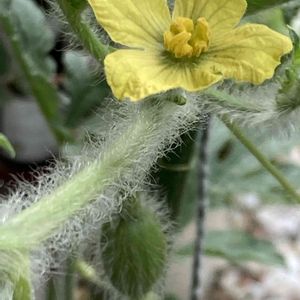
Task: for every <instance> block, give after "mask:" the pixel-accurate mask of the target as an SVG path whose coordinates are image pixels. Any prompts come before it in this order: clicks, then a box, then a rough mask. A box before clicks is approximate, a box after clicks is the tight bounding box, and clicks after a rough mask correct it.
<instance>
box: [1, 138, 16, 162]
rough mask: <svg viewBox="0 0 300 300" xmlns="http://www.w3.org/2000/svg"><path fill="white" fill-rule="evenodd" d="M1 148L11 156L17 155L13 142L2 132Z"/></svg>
mask: <svg viewBox="0 0 300 300" xmlns="http://www.w3.org/2000/svg"><path fill="white" fill-rule="evenodd" d="M0 148H2V149H4V150H5V151H6V152H7V153H8V154H9V156H10V157H11V158H14V157H15V156H16V152H15V149H14V147H13V146H12V144H11V143H10V142H9V140H8V139H7V137H6V136H5V135H3V134H2V133H0Z"/></svg>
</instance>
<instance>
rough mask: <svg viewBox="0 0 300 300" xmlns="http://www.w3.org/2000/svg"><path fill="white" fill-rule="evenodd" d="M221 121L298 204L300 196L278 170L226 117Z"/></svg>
mask: <svg viewBox="0 0 300 300" xmlns="http://www.w3.org/2000/svg"><path fill="white" fill-rule="evenodd" d="M221 120H222V121H223V123H224V124H225V125H226V126H227V128H228V129H229V130H230V131H231V132H232V133H233V134H234V135H235V137H236V138H237V139H238V140H239V141H240V142H241V143H242V144H243V145H244V146H245V147H246V148H247V149H248V150H249V151H250V153H252V154H253V156H254V157H255V158H256V159H257V160H258V161H259V162H260V163H261V164H262V166H263V167H264V168H265V169H266V170H267V171H268V172H269V173H270V174H271V175H272V176H273V177H274V178H275V179H276V180H277V181H278V182H279V184H280V185H281V186H282V188H283V189H284V190H285V191H286V192H287V193H288V194H289V195H290V196H291V197H292V199H294V200H295V201H296V202H297V203H300V194H299V193H298V192H297V191H296V189H295V188H294V187H293V186H292V185H291V184H290V183H289V181H288V180H287V179H286V178H285V176H284V175H283V174H282V173H281V172H280V170H278V169H277V168H276V167H275V166H274V165H273V164H272V163H271V162H270V161H269V159H268V158H267V157H266V156H265V155H264V154H263V153H262V152H261V151H260V150H259V149H258V148H257V147H256V146H255V145H254V144H253V143H252V141H250V140H249V139H248V138H247V137H246V135H245V134H244V133H243V132H242V131H241V129H240V128H239V127H238V126H237V125H236V124H234V123H232V122H231V121H230V120H229V119H228V117H222V118H221Z"/></svg>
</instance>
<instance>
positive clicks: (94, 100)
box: [64, 51, 109, 127]
mask: <svg viewBox="0 0 300 300" xmlns="http://www.w3.org/2000/svg"><path fill="white" fill-rule="evenodd" d="M64 65H65V67H66V71H67V74H66V79H65V82H64V85H65V88H66V90H67V91H68V93H69V95H70V100H71V103H70V106H69V109H68V112H67V116H66V125H67V126H69V127H75V126H77V125H78V124H79V123H80V122H81V121H82V119H83V118H84V117H85V116H86V115H88V114H89V113H91V112H92V111H93V110H95V108H96V107H97V106H98V105H99V104H101V102H102V101H103V99H104V98H105V97H106V96H107V95H108V93H109V88H108V85H107V83H106V81H104V80H102V82H100V79H99V78H98V77H97V76H96V74H95V73H96V72H95V70H94V69H93V67H92V65H91V64H90V58H89V57H87V56H83V55H82V54H81V53H80V52H77V51H68V52H66V53H65V55H64Z"/></svg>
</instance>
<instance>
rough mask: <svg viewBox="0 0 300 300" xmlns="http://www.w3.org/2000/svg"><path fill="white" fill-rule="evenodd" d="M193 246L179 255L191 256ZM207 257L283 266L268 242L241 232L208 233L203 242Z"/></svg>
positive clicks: (183, 249) (233, 261) (279, 257)
mask: <svg viewBox="0 0 300 300" xmlns="http://www.w3.org/2000/svg"><path fill="white" fill-rule="evenodd" d="M193 251H194V247H193V245H188V246H187V247H184V248H182V249H180V250H179V251H178V252H177V254H179V255H192V253H193ZM204 252H205V255H208V256H216V257H221V258H224V259H226V260H228V261H230V262H232V263H243V262H245V261H255V262H259V263H263V264H267V265H280V266H282V265H284V260H283V257H282V256H281V255H280V254H279V253H278V252H277V250H276V249H275V247H274V246H273V244H272V243H271V242H270V241H267V240H262V239H257V238H255V237H253V236H251V235H249V234H248V233H246V232H242V231H223V230H222V231H210V232H208V233H207V236H206V237H205V240H204Z"/></svg>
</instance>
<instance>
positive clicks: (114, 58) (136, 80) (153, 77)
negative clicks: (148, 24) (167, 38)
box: [104, 49, 222, 101]
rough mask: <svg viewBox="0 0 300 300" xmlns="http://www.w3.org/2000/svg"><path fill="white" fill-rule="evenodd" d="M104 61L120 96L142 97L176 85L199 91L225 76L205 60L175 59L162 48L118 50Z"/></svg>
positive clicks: (110, 80) (108, 76) (122, 97)
mask: <svg viewBox="0 0 300 300" xmlns="http://www.w3.org/2000/svg"><path fill="white" fill-rule="evenodd" d="M104 64H105V73H106V77H107V82H108V84H109V85H110V87H111V89H112V91H113V94H114V95H115V97H116V98H118V99H120V100H123V99H124V98H129V99H130V100H132V101H138V100H141V99H143V98H145V97H147V96H150V95H153V94H157V93H160V92H165V91H167V90H170V89H174V88H183V89H185V90H188V91H198V90H202V89H204V88H207V87H208V86H210V85H212V84H214V83H215V82H217V81H219V80H220V79H222V76H221V75H220V74H213V73H211V72H210V66H209V67H207V66H206V65H205V63H204V64H203V66H202V65H201V66H198V65H195V64H180V63H174V62H173V63H172V62H170V61H169V60H168V59H166V58H164V57H163V56H162V54H161V53H160V52H158V51H156V52H155V51H139V50H127V49H126V50H125V49H124V50H118V51H116V52H113V53H111V54H109V55H108V56H107V57H106V59H105V61H104Z"/></svg>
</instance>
